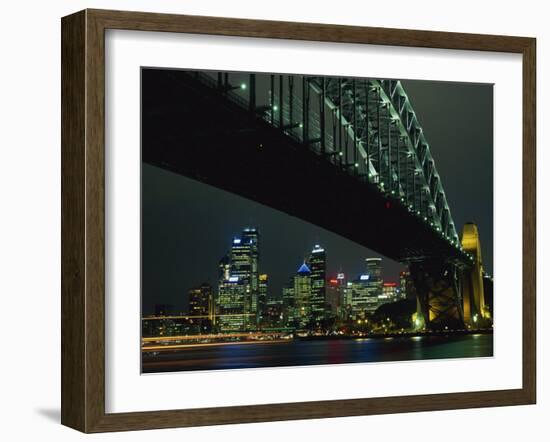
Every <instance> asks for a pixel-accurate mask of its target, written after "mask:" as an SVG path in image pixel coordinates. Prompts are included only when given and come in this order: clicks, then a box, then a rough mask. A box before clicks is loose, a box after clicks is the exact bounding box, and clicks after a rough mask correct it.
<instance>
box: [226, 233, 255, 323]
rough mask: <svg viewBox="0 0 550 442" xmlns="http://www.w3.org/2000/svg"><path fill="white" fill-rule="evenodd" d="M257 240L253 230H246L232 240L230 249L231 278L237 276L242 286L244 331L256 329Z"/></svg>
mask: <svg viewBox="0 0 550 442" xmlns="http://www.w3.org/2000/svg"><path fill="white" fill-rule="evenodd" d="M258 239H259V233H258V230H257V229H255V228H246V229H244V230H243V231H242V234H241V236H240V237H236V238H233V245H232V247H231V252H230V257H231V258H230V259H231V270H230V272H231V276H237V277H238V278H239V280H240V281H242V283H243V284H244V288H245V295H244V301H243V302H244V314H245V315H246V327H245V328H246V329H247V330H252V329H255V328H256V325H257V323H256V317H257V309H258V289H259V281H258V259H259V251H258Z"/></svg>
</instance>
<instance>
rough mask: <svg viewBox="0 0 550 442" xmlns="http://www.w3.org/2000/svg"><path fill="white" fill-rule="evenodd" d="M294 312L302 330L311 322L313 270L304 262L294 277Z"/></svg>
mask: <svg viewBox="0 0 550 442" xmlns="http://www.w3.org/2000/svg"><path fill="white" fill-rule="evenodd" d="M294 305H295V307H294V311H295V317H296V319H297V320H298V326H299V327H300V328H304V327H306V325H308V324H309V323H310V322H311V320H312V317H311V270H310V268H309V267H308V266H307V264H306V263H305V262H304V263H303V264H302V265H301V266H300V268H299V269H298V272H297V273H296V275H295V276H294Z"/></svg>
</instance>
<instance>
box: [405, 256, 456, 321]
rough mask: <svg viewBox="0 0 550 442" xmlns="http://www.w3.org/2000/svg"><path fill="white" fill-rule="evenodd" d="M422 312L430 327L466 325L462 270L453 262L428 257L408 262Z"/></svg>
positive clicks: (420, 312) (420, 311)
mask: <svg viewBox="0 0 550 442" xmlns="http://www.w3.org/2000/svg"><path fill="white" fill-rule="evenodd" d="M409 269H410V272H411V277H412V280H413V283H414V287H415V289H416V296H417V300H418V306H419V312H418V313H419V314H420V315H421V316H422V318H423V320H424V324H425V327H426V328H427V329H429V330H445V329H449V330H455V329H462V328H464V314H463V310H462V303H461V296H460V293H461V287H460V285H461V278H460V270H459V269H458V267H456V266H455V265H453V264H446V263H442V262H441V261H435V260H433V261H432V260H428V261H423V262H414V263H411V264H410V265H409Z"/></svg>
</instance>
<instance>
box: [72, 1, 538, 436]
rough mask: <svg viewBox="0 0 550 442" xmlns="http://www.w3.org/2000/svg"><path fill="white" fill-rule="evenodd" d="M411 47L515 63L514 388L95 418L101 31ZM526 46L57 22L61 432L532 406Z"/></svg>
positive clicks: (530, 80) (169, 21)
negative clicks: (517, 355) (518, 354)
mask: <svg viewBox="0 0 550 442" xmlns="http://www.w3.org/2000/svg"><path fill="white" fill-rule="evenodd" d="M106 29H123V30H140V31H165V32H175V33H191V34H211V35H222V36H240V37H261V38H274V39H291V40H304V41H323V42H341V43H360V44H376V45H391V46H403V47H418V48H440V49H457V50H476V51H494V52H507V53H517V54H521V55H522V57H523V295H522V296H523V324H522V328H521V329H522V332H523V337H522V340H523V341H522V342H523V360H522V367H523V385H522V387H521V388H518V389H513V390H497V391H476V392H467V393H460V392H457V393H445V394H429V395H416V396H401V397H381V398H364V399H346V400H329V401H316V402H298V403H296V402H293V403H282V404H270V405H250V406H231V407H220V408H199V409H187V410H186V409H182V410H170V411H147V412H133V413H115V414H109V413H106V412H105V388H106V387H105V331H104V330H105V299H104V294H105V269H104V267H105V266H104V263H105V261H104V259H105V227H104V224H105V163H104V161H105V160H104V157H105V142H104V140H105V104H104V103H105V77H104V72H105V30H106ZM535 53H536V41H535V39H533V38H525V37H511V36H496V35H474V34H458V33H449V32H432V31H417V30H404V29H384V28H368V27H355V26H339V25H326V24H310V23H291V22H276V21H260V20H240V19H230V18H215V17H197V16H185V15H169V14H154V13H140V12H122V11H106V10H84V11H81V12H78V13H75V14H73V15H70V16H67V17H64V18H63V19H62V177H61V179H62V181H61V183H62V274H61V276H62V341H61V344H62V410H61V421H62V424H64V425H67V426H69V427H72V428H75V429H77V430H80V431H83V432H87V433H88V432H104V431H123V430H141V429H152V428H169V427H186V426H198V425H216V424H230V423H244V422H262V421H279V420H289V419H310V418H325V417H338V416H356V415H369V414H382V413H402V412H412V411H430V410H445V409H461V408H473V407H489V406H506V405H521V404H533V403H535V398H536V341H535V330H536V322H535V321H536V310H535V290H536V233H535V228H536V176H535V170H536V158H535V155H536V151H535V145H536V130H535V129H536V127H535V115H536V101H535V87H536V77H535Z"/></svg>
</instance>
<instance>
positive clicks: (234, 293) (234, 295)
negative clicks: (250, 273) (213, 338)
mask: <svg viewBox="0 0 550 442" xmlns="http://www.w3.org/2000/svg"><path fill="white" fill-rule="evenodd" d="M245 291H246V285H245V283H244V281H241V280H240V279H239V277H238V276H230V277H229V278H228V279H226V280H223V281H222V282H221V283H220V285H219V287H218V299H217V318H216V323H217V325H218V327H219V330H220V331H221V332H222V333H226V332H239V331H243V330H245V328H246V325H247V323H246V316H245V314H244V297H245Z"/></svg>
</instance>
